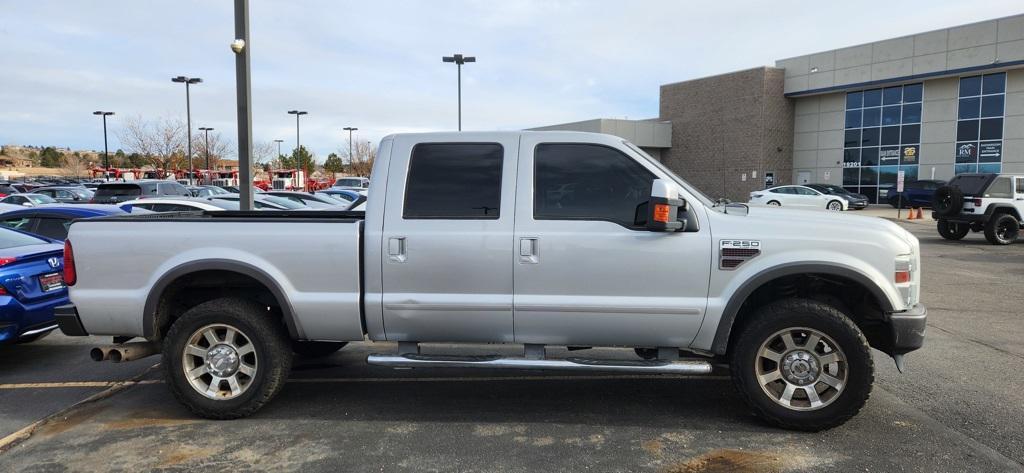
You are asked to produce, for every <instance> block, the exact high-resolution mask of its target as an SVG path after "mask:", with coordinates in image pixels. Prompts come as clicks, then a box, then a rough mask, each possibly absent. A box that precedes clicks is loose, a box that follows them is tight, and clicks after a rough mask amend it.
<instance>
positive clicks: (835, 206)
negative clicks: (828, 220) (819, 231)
mask: <svg viewBox="0 0 1024 473" xmlns="http://www.w3.org/2000/svg"><path fill="white" fill-rule="evenodd" d="M828 209H829V210H832V211H840V210H843V204H842V203H841V202H839V201H838V200H833V201H832V202H829V203H828Z"/></svg>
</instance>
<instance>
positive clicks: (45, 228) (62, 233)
mask: <svg viewBox="0 0 1024 473" xmlns="http://www.w3.org/2000/svg"><path fill="white" fill-rule="evenodd" d="M70 226H71V221H70V220H64V219H61V218H41V219H39V224H38V225H36V231H35V232H34V233H36V234H39V235H42V236H44V237H48V238H53V239H54V240H64V239H66V238H67V237H68V227H70Z"/></svg>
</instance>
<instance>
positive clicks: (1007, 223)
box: [985, 214, 1020, 245]
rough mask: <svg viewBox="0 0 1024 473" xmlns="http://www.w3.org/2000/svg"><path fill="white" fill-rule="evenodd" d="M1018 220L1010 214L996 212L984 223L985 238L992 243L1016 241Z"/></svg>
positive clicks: (1018, 231)
mask: <svg viewBox="0 0 1024 473" xmlns="http://www.w3.org/2000/svg"><path fill="white" fill-rule="evenodd" d="M1019 234H1020V222H1019V221H1018V220H1017V218H1016V217H1014V216H1013V215H1010V214H996V215H993V216H992V218H990V219H988V222H986V223H985V239H986V240H988V242H989V243H991V244H993V245H1009V244H1011V243H1013V242H1015V241H1017V236H1018V235H1019Z"/></svg>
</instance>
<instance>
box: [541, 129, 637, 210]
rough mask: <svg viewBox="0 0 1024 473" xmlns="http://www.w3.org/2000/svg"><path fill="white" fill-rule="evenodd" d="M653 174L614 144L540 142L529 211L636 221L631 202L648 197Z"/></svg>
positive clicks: (635, 206)
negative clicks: (531, 207)
mask: <svg viewBox="0 0 1024 473" xmlns="http://www.w3.org/2000/svg"><path fill="white" fill-rule="evenodd" d="M653 182H654V174H652V173H651V172H650V171H648V170H647V169H646V168H644V167H643V166H641V165H640V164H639V163H637V162H636V161H634V160H633V159H632V158H630V157H629V156H626V155H624V154H622V153H621V152H619V151H618V150H616V149H613V148H609V147H607V146H601V145H593V144H576V143H565V144H561V143H558V144H555V143H552V144H541V145H538V146H537V151H536V155H535V157H534V193H533V217H534V218H535V219H538V220H605V221H609V222H613V223H617V224H619V225H622V226H625V227H628V228H634V227H637V226H638V225H637V223H636V222H637V220H638V219H637V208H638V207H639V206H640V205H642V204H646V203H647V201H649V200H650V197H651V185H652V184H653Z"/></svg>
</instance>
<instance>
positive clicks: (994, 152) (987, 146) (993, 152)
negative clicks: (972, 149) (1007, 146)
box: [978, 141, 1003, 163]
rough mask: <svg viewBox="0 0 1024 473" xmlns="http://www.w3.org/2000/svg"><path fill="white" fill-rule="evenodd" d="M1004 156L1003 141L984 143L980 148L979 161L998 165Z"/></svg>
mask: <svg viewBox="0 0 1024 473" xmlns="http://www.w3.org/2000/svg"><path fill="white" fill-rule="evenodd" d="M1002 156H1003V142H1002V141H982V142H981V145H980V146H978V158H979V159H978V160H979V161H981V162H983V163H998V162H999V161H1001V160H1002Z"/></svg>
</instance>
